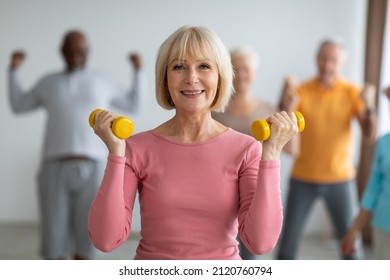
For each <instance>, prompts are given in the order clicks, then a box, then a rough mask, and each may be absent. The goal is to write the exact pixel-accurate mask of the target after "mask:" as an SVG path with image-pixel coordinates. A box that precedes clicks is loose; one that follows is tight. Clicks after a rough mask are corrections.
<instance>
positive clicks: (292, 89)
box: [279, 76, 300, 157]
mask: <svg viewBox="0 0 390 280" xmlns="http://www.w3.org/2000/svg"><path fill="white" fill-rule="evenodd" d="M298 85H299V81H298V79H297V78H295V77H292V76H288V77H287V78H286V79H285V80H284V85H283V88H282V92H281V95H280V101H279V109H280V110H281V111H286V112H294V111H296V110H297V109H298V103H299V96H298V94H297V87H298ZM283 152H285V153H286V154H288V155H290V156H293V157H298V155H299V153H300V136H299V134H297V135H295V136H294V137H292V138H291V140H290V141H289V142H288V143H287V144H286V145H285V146H284V147H283Z"/></svg>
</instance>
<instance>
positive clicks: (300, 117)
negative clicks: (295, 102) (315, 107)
mask: <svg viewBox="0 0 390 280" xmlns="http://www.w3.org/2000/svg"><path fill="white" fill-rule="evenodd" d="M294 114H295V116H296V117H297V120H298V123H297V125H298V130H299V132H302V131H303V130H304V129H305V118H304V117H303V115H302V113H301V112H299V111H296V112H294Z"/></svg>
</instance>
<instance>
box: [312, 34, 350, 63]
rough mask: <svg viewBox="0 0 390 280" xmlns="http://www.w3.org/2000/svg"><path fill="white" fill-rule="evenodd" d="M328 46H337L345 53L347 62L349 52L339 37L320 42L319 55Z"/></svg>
mask: <svg viewBox="0 0 390 280" xmlns="http://www.w3.org/2000/svg"><path fill="white" fill-rule="evenodd" d="M326 46H335V47H337V48H339V49H340V50H341V51H342V52H343V56H344V61H345V60H347V50H346V48H345V44H344V41H343V40H342V39H341V38H339V37H332V38H326V39H324V40H322V41H321V42H320V45H319V47H318V51H317V55H318V54H319V53H320V51H321V50H322V48H324V47H326Z"/></svg>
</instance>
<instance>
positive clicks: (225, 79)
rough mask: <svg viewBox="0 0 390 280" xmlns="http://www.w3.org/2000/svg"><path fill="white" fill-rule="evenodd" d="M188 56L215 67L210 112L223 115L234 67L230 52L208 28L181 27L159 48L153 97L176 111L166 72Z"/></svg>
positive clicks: (162, 105)
mask: <svg viewBox="0 0 390 280" xmlns="http://www.w3.org/2000/svg"><path fill="white" fill-rule="evenodd" d="M186 57H190V58H191V59H194V60H196V61H198V60H210V61H212V62H213V63H215V64H216V65H217V68H218V76H219V79H218V88H217V93H216V96H215V99H214V101H213V102H212V104H211V107H210V110H211V111H216V112H223V111H224V109H225V107H226V105H227V104H228V102H229V100H230V97H231V95H232V93H233V92H234V89H233V67H232V63H231V59H230V53H229V50H228V49H227V48H226V47H225V45H224V44H223V43H222V41H221V39H220V38H219V37H218V36H217V35H216V34H215V33H214V32H213V31H211V30H210V29H208V28H206V27H200V26H189V25H186V26H183V27H181V28H179V29H178V30H176V31H175V32H174V33H173V34H172V35H171V36H169V37H168V38H167V39H166V40H165V41H164V42H163V43H162V45H161V46H160V49H159V51H158V54H157V60H156V73H155V75H156V76H155V79H156V98H157V102H158V104H160V106H161V107H163V108H165V109H168V110H171V109H174V108H175V104H173V101H172V98H171V95H170V93H169V90H168V82H167V69H168V66H169V65H170V64H171V63H172V62H173V61H174V60H176V59H177V60H179V61H182V60H184V59H185V58H186Z"/></svg>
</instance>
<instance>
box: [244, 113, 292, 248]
mask: <svg viewBox="0 0 390 280" xmlns="http://www.w3.org/2000/svg"><path fill="white" fill-rule="evenodd" d="M268 121H269V122H270V123H271V129H272V133H271V136H270V138H269V139H268V140H267V141H265V142H263V145H262V147H263V148H262V151H261V148H260V146H259V145H257V146H253V147H252V148H251V149H250V150H248V153H247V155H246V163H245V168H244V170H243V172H242V174H240V180H239V188H240V210H239V218H238V219H239V235H240V239H241V240H242V241H243V242H244V243H245V245H246V246H247V248H248V249H249V250H250V251H251V252H252V253H254V254H265V253H267V252H269V251H271V250H272V249H273V248H274V247H275V246H276V243H277V241H278V239H279V235H280V232H281V229H282V224H283V207H282V200H281V192H280V160H279V157H280V153H281V150H282V148H283V146H284V145H285V144H286V143H287V142H288V141H289V140H290V139H291V137H292V136H293V135H294V134H296V133H297V132H298V127H297V125H296V117H295V115H294V114H293V113H291V114H287V113H286V112H281V113H276V114H274V115H273V116H271V117H270V118H269V119H268ZM256 147H257V148H256ZM260 153H261V159H259V158H258V155H259V154H260Z"/></svg>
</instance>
